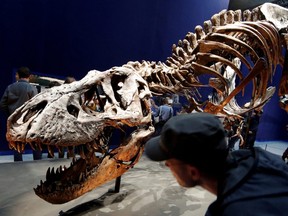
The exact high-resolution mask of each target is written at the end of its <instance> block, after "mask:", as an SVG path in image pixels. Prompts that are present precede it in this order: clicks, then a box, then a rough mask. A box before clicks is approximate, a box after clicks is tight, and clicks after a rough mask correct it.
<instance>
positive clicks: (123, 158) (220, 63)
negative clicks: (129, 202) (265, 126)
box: [6, 3, 288, 204]
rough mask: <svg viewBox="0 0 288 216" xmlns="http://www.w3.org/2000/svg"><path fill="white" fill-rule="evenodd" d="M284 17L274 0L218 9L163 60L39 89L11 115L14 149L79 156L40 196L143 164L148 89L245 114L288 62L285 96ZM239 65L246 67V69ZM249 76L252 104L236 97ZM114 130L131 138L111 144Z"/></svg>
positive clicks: (71, 193) (84, 188) (62, 196)
mask: <svg viewBox="0 0 288 216" xmlns="http://www.w3.org/2000/svg"><path fill="white" fill-rule="evenodd" d="M283 17H285V18H283ZM286 17H288V12H287V9H285V8H282V7H279V6H277V5H274V4H269V3H267V4H264V5H262V6H260V7H257V8H256V9H255V10H253V11H245V12H243V13H242V12H241V11H221V12H220V13H219V14H216V15H215V16H213V17H212V18H211V20H209V21H205V22H204V28H202V27H200V26H197V27H196V28H195V33H191V32H189V33H188V34H187V35H186V36H185V38H184V39H183V40H180V41H179V42H178V45H173V47H172V55H171V57H169V58H168V59H167V61H166V62H165V63H163V62H158V63H156V62H148V61H142V62H128V63H127V64H125V65H123V66H121V67H113V68H111V69H109V70H107V71H104V72H99V71H96V70H94V71H90V72H89V73H88V74H87V75H86V76H85V77H84V78H83V79H82V80H80V81H76V82H73V83H71V84H63V85H61V86H57V87H53V88H51V89H49V90H47V91H44V92H42V93H40V94H38V95H36V96H35V97H34V98H32V99H31V100H30V101H28V102H27V103H25V104H24V105H23V106H22V107H20V108H18V109H17V110H16V111H15V112H14V113H13V114H12V115H11V116H10V117H9V119H8V122H7V129H8V130H7V134H6V137H7V140H8V141H9V143H10V147H11V148H14V149H17V150H18V151H23V149H24V146H25V144H30V145H31V147H32V148H39V149H41V148H42V145H46V146H48V149H50V150H51V148H50V147H51V146H58V147H63V146H78V147H79V149H80V155H81V158H78V159H76V160H73V162H72V164H71V166H70V167H69V168H65V167H60V168H58V169H57V170H56V171H55V170H54V169H52V170H50V169H49V170H48V171H47V174H46V181H44V182H42V181H41V183H40V185H38V186H37V187H36V188H35V193H36V194H37V195H38V196H40V197H41V198H43V199H44V200H46V201H48V202H50V203H55V204H60V203H65V202H68V201H70V200H73V199H75V198H77V197H79V196H81V195H83V194H85V193H87V192H88V191H91V190H92V189H94V188H96V187H97V186H99V185H101V184H104V183H105V182H107V181H110V180H112V179H114V178H116V177H118V176H120V175H122V174H123V173H124V172H125V171H127V170H128V169H129V168H130V167H132V166H133V165H134V164H135V163H137V161H138V159H139V158H140V156H141V154H142V152H143V145H144V143H145V141H146V140H147V139H149V137H150V135H151V134H152V133H153V132H154V128H153V125H152V123H151V110H150V97H151V95H161V94H163V93H173V94H174V93H175V94H185V95H189V97H192V98H190V99H189V101H190V103H191V107H193V109H196V110H198V111H199V110H200V111H202V110H203V111H204V112H210V113H214V114H217V115H219V116H225V117H226V118H230V117H231V118H236V119H237V118H239V119H241V115H242V114H244V113H245V112H248V111H250V110H251V109H258V108H261V107H263V106H264V105H265V103H267V102H268V101H269V99H270V98H271V97H272V95H273V93H274V91H275V88H274V87H272V86H269V81H270V80H271V78H272V77H273V74H274V71H275V68H276V66H277V65H278V64H280V65H284V72H285V68H286V72H285V73H284V78H286V81H282V82H281V92H280V94H281V95H283V94H284V95H285V94H288V93H287V89H288V88H287V64H288V61H287V57H286V59H284V58H283V55H282V50H283V49H285V48H286V50H287V26H288V22H287V20H286ZM242 20H243V21H242ZM240 65H241V68H245V69H246V71H248V72H247V73H244V72H242V70H241V68H240ZM285 66H286V67H285ZM228 73H229V75H228ZM285 76H286V77H285ZM236 79H237V80H238V82H239V83H238V84H237V85H235V80H236ZM249 83H252V86H253V90H252V92H251V100H250V101H248V102H249V103H250V107H249V108H246V107H243V106H242V105H239V104H238V103H237V101H236V99H235V96H236V95H238V94H241V93H242V94H243V93H244V92H245V89H246V87H247V86H248V84H249ZM234 85H235V86H234ZM199 88H210V89H211V90H215V91H216V92H217V95H218V96H219V97H218V98H217V99H216V100H209V101H205V102H204V103H197V101H196V100H195V99H194V98H193V97H195V98H197V97H198V98H199V97H201V94H200V93H201V92H200V91H199V90H198V89H199ZM91 100H97V101H98V102H99V107H98V108H97V110H95V109H94V108H91V106H90V105H89V103H90V101H91ZM115 130H120V131H122V132H123V134H124V135H123V137H122V138H121V142H120V144H119V146H118V147H115V148H114V149H112V150H111V148H110V146H109V139H110V137H111V136H112V133H113V132H114V131H115ZM127 131H130V133H128V132H127Z"/></svg>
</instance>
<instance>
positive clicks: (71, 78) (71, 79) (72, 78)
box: [64, 76, 76, 83]
mask: <svg viewBox="0 0 288 216" xmlns="http://www.w3.org/2000/svg"><path fill="white" fill-rule="evenodd" d="M74 81H76V79H75V78H74V77H73V76H67V77H66V79H65V81H64V83H72V82H74Z"/></svg>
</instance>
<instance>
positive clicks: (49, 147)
mask: <svg viewBox="0 0 288 216" xmlns="http://www.w3.org/2000/svg"><path fill="white" fill-rule="evenodd" d="M47 148H48V152H49V154H50V155H51V156H52V157H53V158H54V147H53V146H51V145H48V146H47Z"/></svg>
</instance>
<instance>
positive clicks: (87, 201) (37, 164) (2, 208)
mask: <svg viewBox="0 0 288 216" xmlns="http://www.w3.org/2000/svg"><path fill="white" fill-rule="evenodd" d="M256 145H259V146H260V147H262V148H264V149H266V150H267V151H271V152H273V153H275V154H278V155H280V154H282V153H283V151H284V150H285V148H286V147H288V145H287V143H285V142H279V143H261V144H259V143H257V144H256ZM23 159H24V161H23V162H13V157H12V156H11V155H5V156H0V162H1V163H0V194H1V197H0V215H1V216H14V215H15V216H58V215H61V216H63V215H70V216H72V215H73V216H74V215H77V216H78V215H79V216H80V215H85V216H88V215H89V216H90V215H91V216H92V215H93V216H98V215H107V216H110V215H111V216H112V215H113V216H114V215H115V216H122V215H123V216H128V215H129V216H130V215H135V216H136V215H137V216H141V215H143V216H144V215H149V216H150V215H151V216H152V215H153V216H158V215H159V216H162V215H163V216H164V215H165V216H166V215H169V216H180V215H183V216H188V215H189V216H191V215H195V216H201V215H204V213H205V211H206V208H207V207H208V205H209V204H210V203H211V202H213V200H214V199H215V196H214V195H212V194H210V193H208V192H206V191H205V190H203V189H202V188H200V187H196V188H191V189H185V188H182V187H180V186H178V184H177V182H176V181H175V179H174V178H173V176H172V175H171V173H170V171H169V170H168V168H167V167H166V166H165V165H164V163H163V162H161V163H158V162H152V161H150V160H149V159H147V157H146V156H145V154H144V155H143V156H142V158H141V159H140V161H139V162H138V163H137V164H136V165H135V166H134V168H132V169H130V170H128V171H127V172H126V173H125V174H124V175H123V176H122V177H121V186H120V192H119V193H111V192H109V189H114V186H115V181H111V182H109V183H107V184H104V185H102V186H101V187H98V188H96V189H94V190H93V191H91V192H89V193H87V194H85V195H83V196H82V197H80V198H78V199H76V200H73V201H70V202H68V203H66V204H61V205H53V204H50V203H47V202H46V201H44V200H42V199H40V198H39V197H38V196H36V195H35V194H34V191H33V187H36V186H37V184H39V182H40V180H41V179H44V178H45V175H46V170H47V169H48V167H56V168H57V167H59V166H60V165H65V164H66V165H68V164H69V163H70V161H71V160H70V159H48V158H47V155H45V154H44V155H43V159H42V160H39V161H33V160H32V155H31V154H30V155H27V154H25V155H24V157H23Z"/></svg>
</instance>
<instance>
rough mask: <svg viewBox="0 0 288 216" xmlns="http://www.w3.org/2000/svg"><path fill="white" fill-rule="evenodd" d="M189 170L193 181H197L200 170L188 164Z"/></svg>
mask: <svg viewBox="0 0 288 216" xmlns="http://www.w3.org/2000/svg"><path fill="white" fill-rule="evenodd" d="M189 172H190V175H191V179H192V180H193V181H198V180H199V179H200V177H201V175H200V172H199V170H198V169H197V168H196V167H195V166H192V165H189Z"/></svg>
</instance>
